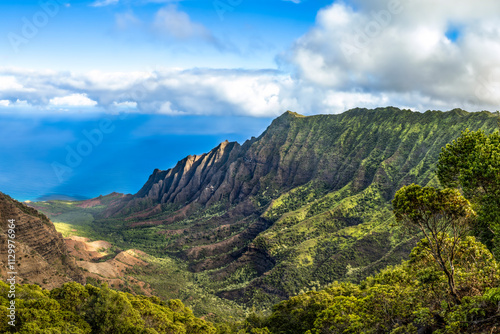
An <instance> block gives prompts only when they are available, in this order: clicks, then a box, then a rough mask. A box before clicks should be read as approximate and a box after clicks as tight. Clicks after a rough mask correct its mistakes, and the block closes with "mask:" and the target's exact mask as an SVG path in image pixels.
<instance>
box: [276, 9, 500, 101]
mask: <svg viewBox="0 0 500 334" xmlns="http://www.w3.org/2000/svg"><path fill="white" fill-rule="evenodd" d="M349 3H350V4H352V7H351V6H350V5H349V4H348V3H346V2H336V3H334V4H332V5H331V6H328V7H326V8H324V9H323V10H321V11H320V12H319V13H318V15H317V20H316V25H315V26H314V27H313V28H312V29H311V30H310V31H309V32H308V33H306V34H305V35H304V36H302V37H301V38H299V39H298V40H297V41H296V43H295V44H294V46H293V47H292V49H291V50H290V53H289V54H287V55H285V56H284V59H285V60H286V61H288V62H290V63H292V64H294V65H295V66H296V70H297V78H298V79H299V80H303V82H305V83H306V84H309V85H312V86H315V87H316V90H317V91H318V92H322V94H326V95H329V94H330V93H326V92H327V91H332V92H335V94H341V93H345V94H347V95H343V96H344V97H343V98H342V97H339V101H344V100H345V99H347V100H350V101H352V102H355V103H359V104H360V105H363V106H364V105H365V104H371V102H370V101H379V103H383V102H384V101H386V98H388V97H389V98H390V99H389V100H387V103H388V104H396V103H402V104H403V105H410V106H417V105H419V106H422V107H426V108H429V109H431V108H437V107H443V106H444V108H453V107H461V106H469V107H472V108H477V109H482V108H485V109H490V110H494V109H495V108H496V106H497V105H498V104H500V58H498V56H497V55H498V54H499V52H500V21H499V20H498V12H499V11H500V3H499V2H497V1H493V0H487V1H483V2H481V6H478V5H477V4H476V3H473V2H471V1H466V0H458V1H451V0H445V1H439V2H436V1H431V0H422V1H418V2H415V1H406V0H401V1H399V0H391V1H385V0H384V1H382V0H351V1H350V2H349ZM450 27H460V29H459V38H458V39H457V40H456V41H451V40H450V39H448V38H447V37H446V33H447V31H448V30H449V29H450ZM353 92H362V94H363V96H371V97H370V98H369V99H368V100H363V99H361V100H359V95H358V94H357V93H354V94H353ZM410 97H411V98H412V99H417V100H408V99H409V98H410ZM327 100H328V101H331V99H327ZM352 102H349V103H347V104H346V105H352ZM344 104H345V103H343V102H339V105H344ZM329 105H331V103H329Z"/></svg>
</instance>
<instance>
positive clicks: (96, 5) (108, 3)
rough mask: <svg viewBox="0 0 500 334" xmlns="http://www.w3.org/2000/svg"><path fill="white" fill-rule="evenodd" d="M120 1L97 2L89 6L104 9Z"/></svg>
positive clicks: (99, 0)
mask: <svg viewBox="0 0 500 334" xmlns="http://www.w3.org/2000/svg"><path fill="white" fill-rule="evenodd" d="M119 1H120V0H97V1H95V2H93V3H92V4H90V6H92V7H104V6H109V5H116V4H118V2H119Z"/></svg>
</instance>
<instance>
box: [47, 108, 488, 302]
mask: <svg viewBox="0 0 500 334" xmlns="http://www.w3.org/2000/svg"><path fill="white" fill-rule="evenodd" d="M496 127H497V117H496V116H495V115H494V114H491V113H488V112H480V113H468V112H465V111H463V110H459V109H456V110H452V111H449V112H440V111H428V112H425V113H418V112H412V111H409V110H400V109H397V108H392V107H388V108H378V109H374V110H367V109H353V110H350V111H347V112H345V113H343V114H340V115H318V116H309V117H304V116H301V115H298V114H296V113H292V112H287V113H285V114H283V115H282V116H280V117H279V118H277V119H275V120H274V121H273V122H272V124H271V125H270V126H269V128H268V129H267V130H266V131H265V132H264V133H263V134H262V135H261V136H260V137H259V138H253V139H251V140H249V141H247V142H245V143H244V144H243V145H239V144H238V143H227V142H226V143H222V144H221V145H219V146H218V147H217V148H215V149H214V150H212V151H211V152H209V153H207V154H204V155H201V156H190V157H187V158H186V159H184V160H181V161H179V163H178V164H177V166H175V167H174V168H172V169H170V170H167V171H160V170H155V171H154V173H153V174H152V175H151V176H150V178H149V180H148V181H147V182H146V184H145V185H144V187H143V188H142V189H141V190H140V191H139V192H138V193H137V194H136V195H129V196H124V197H117V198H116V199H112V200H106V203H104V202H101V201H97V202H99V203H97V202H95V203H94V204H92V205H90V204H89V205H88V206H87V207H86V208H82V206H85V205H83V204H82V205H81V206H80V207H79V208H78V210H80V211H81V212H86V213H88V214H90V215H91V217H92V219H91V220H90V221H89V222H88V223H85V224H86V225H85V226H86V228H87V231H91V233H93V234H96V235H99V236H100V238H103V239H106V240H109V241H111V242H113V243H115V244H116V245H118V246H119V247H123V248H138V249H141V250H144V251H146V252H148V253H149V254H153V255H155V256H157V257H166V258H172V259H174V260H175V261H178V263H180V267H179V268H181V269H179V270H187V271H190V272H191V273H192V274H191V276H190V277H192V282H195V283H196V286H198V287H201V288H203V289H204V291H207V293H210V294H213V295H217V296H220V297H223V298H226V299H231V300H236V301H238V302H242V303H244V304H246V305H252V304H257V305H271V304H272V303H274V302H276V301H278V300H281V299H284V298H287V297H289V296H291V295H295V294H297V293H299V292H300V291H301V290H312V289H318V288H319V287H322V286H325V285H327V284H329V283H331V282H333V281H334V280H350V281H359V280H361V279H363V278H364V277H366V276H367V275H370V274H372V273H374V272H376V271H378V270H380V269H382V268H384V267H385V266H387V265H388V264H396V263H399V262H400V261H401V259H403V258H406V257H407V255H408V253H409V251H410V249H411V248H412V247H413V246H414V245H415V242H416V240H415V239H414V238H413V236H408V235H403V234H402V233H400V231H399V230H397V229H395V228H394V227H392V222H393V218H392V213H391V207H390V200H391V199H392V197H393V195H394V193H395V191H396V190H397V189H399V188H400V187H401V186H403V185H407V184H410V183H418V184H421V185H432V184H434V185H436V184H437V179H436V177H435V175H434V167H435V163H436V162H437V160H438V155H439V152H440V149H441V147H443V146H444V145H446V144H447V143H449V142H450V141H452V140H453V139H455V138H456V137H458V136H459V135H460V132H461V131H463V130H465V129H466V128H469V129H471V130H477V129H483V130H485V131H486V132H491V131H493V130H494V129H496ZM94 201H95V200H94ZM82 203H90V202H89V201H84V202H82ZM40 209H42V210H45V212H49V213H50V211H52V212H53V213H58V212H61V211H60V210H59V211H57V210H53V209H51V207H50V204H44V205H43V207H42V206H40ZM70 211H71V210H70ZM69 215H70V214H69V213H66V216H69ZM51 218H52V219H53V220H54V221H56V222H57V221H59V222H61V221H63V220H62V219H61V220H58V219H57V217H56V216H51ZM63 222H64V221H63ZM66 223H71V219H66ZM82 230H84V229H82Z"/></svg>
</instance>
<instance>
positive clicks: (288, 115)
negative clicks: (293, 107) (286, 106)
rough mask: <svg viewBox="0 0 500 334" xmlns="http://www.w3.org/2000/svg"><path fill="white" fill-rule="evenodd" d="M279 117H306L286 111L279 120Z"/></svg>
mask: <svg viewBox="0 0 500 334" xmlns="http://www.w3.org/2000/svg"><path fill="white" fill-rule="evenodd" d="M281 117H306V116H304V115H301V114H299V113H296V112H295V111H290V110H287V111H285V112H284V113H283V114H282V115H281V116H280V117H279V118H281Z"/></svg>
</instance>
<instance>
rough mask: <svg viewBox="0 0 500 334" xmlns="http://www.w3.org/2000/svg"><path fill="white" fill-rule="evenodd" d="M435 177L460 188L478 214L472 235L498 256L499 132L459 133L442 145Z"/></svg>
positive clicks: (499, 247)
mask: <svg viewBox="0 0 500 334" xmlns="http://www.w3.org/2000/svg"><path fill="white" fill-rule="evenodd" d="M437 176H438V178H439V181H440V182H441V185H442V186H444V187H452V188H461V189H462V191H463V193H464V196H465V197H466V198H467V199H468V200H470V201H471V202H472V203H473V205H474V209H475V211H476V212H477V214H478V219H477V223H476V224H475V228H474V234H475V235H476V236H477V237H478V238H479V240H481V241H482V242H483V243H484V244H486V245H487V246H488V248H489V249H490V250H491V251H492V252H493V253H494V254H495V255H497V257H498V256H500V134H499V133H498V132H494V133H491V134H485V133H484V131H482V130H479V131H472V132H471V131H469V130H466V131H464V132H462V134H461V136H460V137H459V138H457V139H456V140H454V141H453V142H452V143H450V144H448V145H446V147H443V149H442V151H441V154H440V156H439V162H438V165H437Z"/></svg>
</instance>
